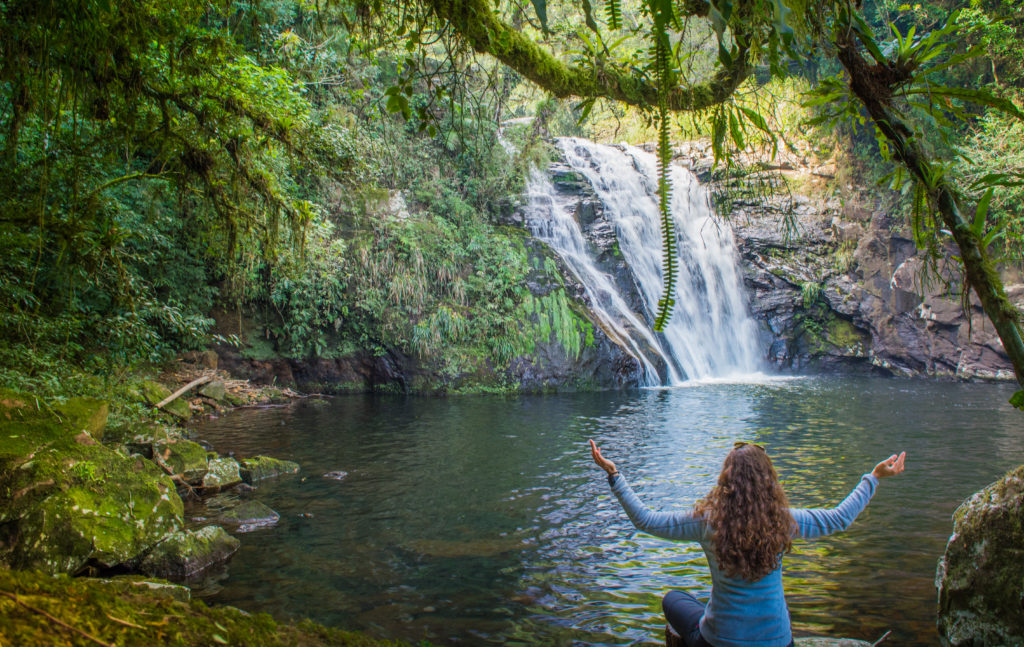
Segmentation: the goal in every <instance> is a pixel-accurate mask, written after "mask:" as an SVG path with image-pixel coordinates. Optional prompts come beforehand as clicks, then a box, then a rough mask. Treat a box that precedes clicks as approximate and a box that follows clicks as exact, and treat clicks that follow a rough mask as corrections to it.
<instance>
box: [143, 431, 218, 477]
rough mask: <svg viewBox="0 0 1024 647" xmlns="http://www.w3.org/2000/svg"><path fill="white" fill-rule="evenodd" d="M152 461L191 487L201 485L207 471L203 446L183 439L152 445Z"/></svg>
mask: <svg viewBox="0 0 1024 647" xmlns="http://www.w3.org/2000/svg"><path fill="white" fill-rule="evenodd" d="M153 460H154V461H156V462H158V463H161V464H162V465H164V466H165V467H166V468H167V469H168V470H170V471H171V472H173V473H174V474H176V475H178V476H181V478H182V479H184V480H185V481H187V482H188V483H191V484H193V485H198V484H199V483H202V482H203V478H204V477H205V476H206V473H207V472H208V471H209V467H208V460H207V453H206V450H205V449H204V448H203V446H202V445H200V444H199V443H194V442H192V441H191V440H185V439H183V438H176V439H174V440H170V441H160V442H156V443H154V444H153Z"/></svg>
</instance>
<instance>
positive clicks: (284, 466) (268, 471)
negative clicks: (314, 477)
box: [240, 456, 299, 485]
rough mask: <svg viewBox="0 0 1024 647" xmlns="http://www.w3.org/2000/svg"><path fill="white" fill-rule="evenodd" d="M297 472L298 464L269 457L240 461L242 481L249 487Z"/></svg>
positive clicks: (254, 457) (256, 457) (255, 457)
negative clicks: (264, 480)
mask: <svg viewBox="0 0 1024 647" xmlns="http://www.w3.org/2000/svg"><path fill="white" fill-rule="evenodd" d="M298 471H299V464H298V463H295V462H292V461H285V460H281V459H278V458H271V457H269V456H253V457H252V458H245V459H242V463H241V468H240V473H241V475H242V480H243V481H245V482H246V483H248V484H250V485H252V484H253V483H255V482H257V481H262V480H263V479H268V478H275V477H277V476H281V475H282V474H294V473H296V472H298Z"/></svg>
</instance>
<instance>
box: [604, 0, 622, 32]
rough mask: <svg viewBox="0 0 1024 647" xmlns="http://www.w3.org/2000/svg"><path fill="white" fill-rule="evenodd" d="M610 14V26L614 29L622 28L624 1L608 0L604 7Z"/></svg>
mask: <svg viewBox="0 0 1024 647" xmlns="http://www.w3.org/2000/svg"><path fill="white" fill-rule="evenodd" d="M604 8H605V11H606V12H607V14H608V26H609V27H611V28H612V29H621V28H622V0H608V2H607V3H606V4H605V6H604Z"/></svg>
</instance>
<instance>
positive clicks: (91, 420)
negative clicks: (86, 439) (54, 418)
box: [53, 398, 110, 440]
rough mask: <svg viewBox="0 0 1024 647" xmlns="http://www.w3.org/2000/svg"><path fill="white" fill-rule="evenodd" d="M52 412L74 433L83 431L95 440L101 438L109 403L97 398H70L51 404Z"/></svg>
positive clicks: (105, 424)
mask: <svg viewBox="0 0 1024 647" xmlns="http://www.w3.org/2000/svg"><path fill="white" fill-rule="evenodd" d="M53 410H54V412H55V413H56V414H57V415H58V416H59V417H60V418H63V420H64V424H65V425H66V426H67V427H69V428H71V429H73V430H74V431H75V432H76V433H77V432H79V431H85V432H87V433H88V434H89V435H90V436H92V437H93V438H96V439H97V440H102V439H103V432H104V429H105V428H106V426H107V415H108V414H109V413H110V405H109V404H108V403H107V402H106V401H104V400H99V399H97V398H70V399H69V400H66V401H64V402H62V403H60V404H55V405H53Z"/></svg>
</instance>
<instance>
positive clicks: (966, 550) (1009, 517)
mask: <svg viewBox="0 0 1024 647" xmlns="http://www.w3.org/2000/svg"><path fill="white" fill-rule="evenodd" d="M1022 549H1024V465H1021V466H1019V467H1017V468H1015V469H1013V470H1010V472H1009V473H1007V474H1006V476H1004V477H1003V478H1002V479H1000V480H999V481H996V482H995V483H993V484H991V485H989V486H988V487H986V488H985V489H983V490H982V491H980V492H977V493H975V494H974V495H973V496H971V498H969V499H967V500H966V501H965V502H964V503H963V504H962V505H961V506H960V507H959V508H957V510H956V512H955V513H954V514H953V535H952V536H951V537H950V538H949V543H948V544H947V545H946V552H945V554H944V555H943V556H942V559H940V560H939V566H938V571H937V573H936V585H937V587H938V589H939V620H938V627H939V636H940V637H941V639H942V643H943V644H944V645H949V646H953V647H967V646H972V647H973V646H978V647H981V646H983V645H1021V644H1024V558H1022Z"/></svg>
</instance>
